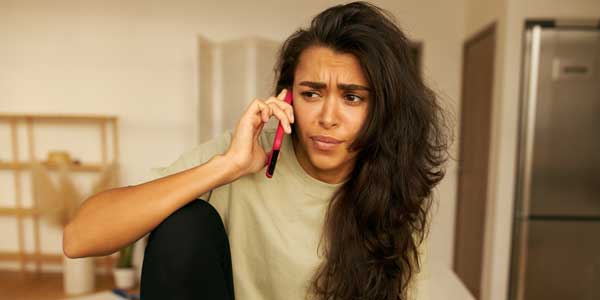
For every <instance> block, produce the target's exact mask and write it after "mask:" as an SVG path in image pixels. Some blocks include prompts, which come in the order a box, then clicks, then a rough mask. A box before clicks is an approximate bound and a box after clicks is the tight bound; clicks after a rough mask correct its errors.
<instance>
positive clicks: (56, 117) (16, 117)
mask: <svg viewBox="0 0 600 300" xmlns="http://www.w3.org/2000/svg"><path fill="white" fill-rule="evenodd" d="M28 120H31V121H35V122H77V123H81V122H84V123H85V122H90V123H96V122H106V121H116V120H117V117H116V116H98V115H62V114H0V121H28Z"/></svg>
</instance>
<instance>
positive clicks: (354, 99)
mask: <svg viewBox="0 0 600 300" xmlns="http://www.w3.org/2000/svg"><path fill="white" fill-rule="evenodd" d="M346 100H349V101H350V102H360V101H361V100H362V98H361V97H359V96H357V95H353V94H348V95H346Z"/></svg>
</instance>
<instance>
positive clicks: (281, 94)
mask: <svg viewBox="0 0 600 300" xmlns="http://www.w3.org/2000/svg"><path fill="white" fill-rule="evenodd" d="M286 94H287V89H283V90H281V92H279V95H277V99H279V100H282V101H283V100H285V95H286Z"/></svg>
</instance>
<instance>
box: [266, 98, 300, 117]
mask: <svg viewBox="0 0 600 300" xmlns="http://www.w3.org/2000/svg"><path fill="white" fill-rule="evenodd" d="M265 103H266V104H271V103H273V104H275V105H277V106H278V107H279V108H280V109H282V110H283V111H285V113H286V114H287V115H288V118H289V120H290V123H294V108H293V107H292V106H291V105H290V104H289V103H287V102H285V101H279V100H277V98H269V100H267V101H266V102H265Z"/></svg>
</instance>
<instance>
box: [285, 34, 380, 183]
mask: <svg viewBox="0 0 600 300" xmlns="http://www.w3.org/2000/svg"><path fill="white" fill-rule="evenodd" d="M369 88H370V87H369V85H368V83H367V80H366V79H365V76H364V75H363V72H362V69H361V67H360V64H359V62H358V60H357V58H356V57H355V56H354V55H352V54H342V53H336V52H334V51H333V50H331V49H329V48H326V47H319V46H315V47H310V48H308V49H306V50H304V51H303V52H302V54H301V55H300V60H299V62H298V65H297V67H296V70H295V73H294V85H293V93H294V103H293V106H294V119H295V124H294V125H295V130H296V135H297V137H298V140H297V141H294V150H295V152H296V156H297V157H298V162H299V163H300V165H301V166H302V167H303V168H304V170H305V171H306V172H307V173H308V174H310V175H311V176H312V177H314V178H317V179H319V180H321V181H324V182H327V183H339V182H342V181H344V180H345V179H346V177H347V176H348V175H349V173H350V172H351V171H352V168H353V167H354V162H355V157H356V154H357V153H356V152H350V151H349V149H348V148H349V146H350V145H351V144H352V142H353V141H354V140H355V139H356V137H357V135H358V132H359V131H360V129H361V128H362V125H363V123H364V122H365V120H366V118H367V113H368V105H369V100H370V99H369ZM328 139H329V140H328Z"/></svg>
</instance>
